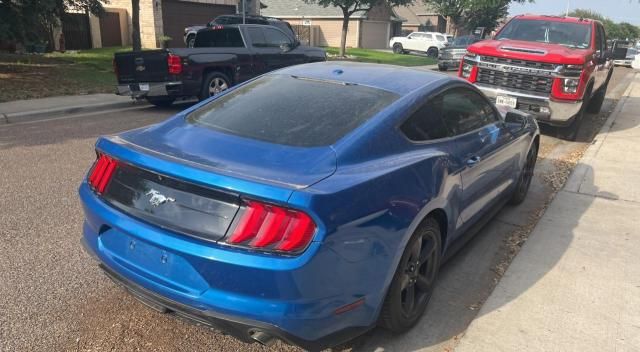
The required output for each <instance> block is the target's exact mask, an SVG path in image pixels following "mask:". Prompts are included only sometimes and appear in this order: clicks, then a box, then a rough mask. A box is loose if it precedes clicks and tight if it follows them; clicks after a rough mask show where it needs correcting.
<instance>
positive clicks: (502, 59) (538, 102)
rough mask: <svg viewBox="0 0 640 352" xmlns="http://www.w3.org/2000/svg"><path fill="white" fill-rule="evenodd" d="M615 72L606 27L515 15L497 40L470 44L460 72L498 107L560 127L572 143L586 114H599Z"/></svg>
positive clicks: (586, 21) (585, 21)
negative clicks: (505, 107)
mask: <svg viewBox="0 0 640 352" xmlns="http://www.w3.org/2000/svg"><path fill="white" fill-rule="evenodd" d="M612 73H613V63H612V55H611V53H610V52H609V50H607V38H606V33H605V30H604V26H603V25H602V23H600V22H598V21H594V20H589V19H582V18H574V17H559V16H538V15H521V16H515V17H514V18H512V19H511V20H510V21H509V22H508V23H507V24H505V26H504V27H503V28H502V29H501V30H500V31H499V32H498V33H497V34H496V35H495V37H494V38H493V39H492V40H485V41H481V42H478V43H476V44H473V45H471V46H470V47H469V48H468V49H467V54H466V55H465V56H464V58H463V60H462V62H461V64H460V68H459V71H458V75H459V76H460V77H462V78H465V79H467V80H469V81H470V82H472V83H474V84H475V85H476V86H477V87H478V88H480V89H481V90H482V91H483V92H484V93H485V94H486V95H487V96H488V97H490V98H492V99H495V101H496V104H497V105H506V106H509V107H511V108H516V109H518V110H521V111H524V112H527V113H529V114H532V115H534V116H536V118H537V119H538V121H539V122H541V123H546V124H550V125H553V126H558V127H561V129H560V132H561V134H562V136H563V137H564V138H566V139H570V140H574V139H575V138H576V134H577V131H578V129H579V128H580V123H581V121H582V118H583V115H584V113H585V111H588V112H593V113H597V112H599V111H600V108H601V107H602V103H603V101H604V98H605V94H606V91H607V86H608V84H609V79H610V78H611V74H612Z"/></svg>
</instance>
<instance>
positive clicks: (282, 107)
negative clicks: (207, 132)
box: [187, 74, 398, 147]
mask: <svg viewBox="0 0 640 352" xmlns="http://www.w3.org/2000/svg"><path fill="white" fill-rule="evenodd" d="M397 99H398V95H397V94H394V93H391V92H388V91H385V90H381V89H376V88H371V87H365V86H359V85H351V84H342V83H340V82H332V81H319V80H311V79H306V78H297V77H292V76H288V75H277V74H272V75H266V76H262V77H260V78H258V79H256V80H255V81H253V82H250V83H248V84H246V85H244V86H242V87H240V88H238V89H235V90H234V91H232V92H229V93H228V94H226V95H224V96H222V97H220V98H218V99H215V100H214V101H212V102H210V103H209V104H207V105H204V106H203V107H201V108H200V109H198V110H195V111H194V112H192V113H191V114H189V115H188V116H187V121H188V122H190V123H194V124H199V125H202V126H206V127H209V128H212V129H214V130H217V131H220V132H224V133H229V134H234V135H237V136H241V137H246V138H252V139H257V140H262V141H266V142H270V143H276V144H284V145H292V146H299V147H314V146H326V145H330V144H333V143H335V142H336V141H337V140H338V139H340V138H341V137H342V136H344V135H346V134H347V133H349V132H350V131H352V130H354V129H355V128H357V127H358V126H360V125H361V124H362V123H364V122H365V121H366V120H368V119H369V118H371V117H372V116H373V115H375V114H376V113H378V112H379V111H380V110H382V109H384V108H385V107H386V106H388V105H389V104H391V103H392V102H394V101H395V100H397Z"/></svg>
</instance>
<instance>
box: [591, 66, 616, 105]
mask: <svg viewBox="0 0 640 352" xmlns="http://www.w3.org/2000/svg"><path fill="white" fill-rule="evenodd" d="M612 73H613V71H611V72H609V75H608V76H607V80H606V81H605V82H604V84H603V85H602V87H600V89H598V92H597V93H596V95H594V96H593V97H592V98H591V101H590V102H589V105H588V106H587V112H589V113H591V114H597V113H599V112H600V109H602V104H603V103H604V98H605V97H606V95H607V88H608V87H609V80H611V74H612Z"/></svg>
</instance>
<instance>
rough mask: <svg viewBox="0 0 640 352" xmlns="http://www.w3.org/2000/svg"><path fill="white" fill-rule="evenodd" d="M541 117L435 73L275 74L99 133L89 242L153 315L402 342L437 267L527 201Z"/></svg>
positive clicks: (296, 336) (324, 341) (354, 67)
mask: <svg viewBox="0 0 640 352" xmlns="http://www.w3.org/2000/svg"><path fill="white" fill-rule="evenodd" d="M538 145H539V132H538V127H537V125H536V122H535V121H534V119H532V118H530V117H528V116H526V115H523V114H521V113H518V112H508V113H504V112H501V111H499V110H498V109H496V107H494V106H493V105H492V104H491V103H490V102H489V101H488V100H487V99H486V98H485V97H484V96H483V95H482V94H481V93H479V91H478V90H477V89H476V88H475V87H473V86H472V85H470V84H468V83H466V82H464V81H461V80H458V79H457V78H451V77H448V76H445V75H442V74H439V73H435V72H427V71H420V70H414V69H407V68H400V67H392V66H383V65H365V64H352V63H318V64H309V65H300V66H295V67H290V68H286V69H283V70H280V71H277V72H273V73H270V74H267V75H264V76H261V77H258V78H256V79H254V80H252V81H249V82H247V83H245V84H242V85H239V86H237V87H235V88H233V89H231V90H228V91H226V92H225V93H223V94H220V95H218V96H216V97H214V98H212V99H210V100H208V101H204V102H202V103H200V104H198V105H195V106H193V107H192V108H190V109H187V110H185V111H184V112H181V113H179V114H177V115H176V116H174V117H172V118H170V119H168V120H166V121H165V122H163V123H160V124H156V125H152V126H149V127H145V128H141V129H137V130H133V131H128V132H124V133H121V134H119V135H115V136H105V137H101V138H100V139H99V140H98V141H97V143H96V150H97V161H96V162H95V164H94V166H93V167H92V169H91V170H90V171H89V173H88V175H87V178H86V179H85V180H84V182H83V183H82V185H81V186H80V190H79V192H80V197H81V200H82V204H83V206H84V211H85V214H86V220H85V223H84V236H83V244H84V245H85V247H86V249H87V250H88V251H89V252H90V253H91V254H93V255H94V257H95V258H96V259H97V260H98V261H99V263H100V267H101V268H102V269H103V270H104V271H105V273H106V274H107V275H108V276H109V277H111V278H112V279H113V280H115V281H116V282H118V283H120V284H122V285H123V286H124V287H125V288H126V289H127V290H128V291H130V292H131V293H132V294H133V295H135V296H136V297H137V298H139V299H140V300H142V301H143V302H144V303H146V304H147V305H149V306H151V307H152V308H155V309H158V310H160V311H162V312H166V313H173V314H176V315H179V316H181V317H184V318H187V319H190V320H193V321H196V322H198V323H200V324H205V325H210V326H213V327H215V328H217V329H220V330H223V331H226V332H228V333H230V334H232V335H234V336H236V337H237V338H239V339H242V340H243V341H247V342H255V341H257V342H260V343H263V344H269V343H270V342H272V341H274V340H275V339H281V340H283V341H285V342H288V343H291V344H296V345H299V346H301V347H303V348H306V349H312V350H317V349H322V348H326V347H329V346H332V345H335V344H338V343H341V342H344V341H346V340H348V339H350V338H352V337H354V336H356V335H358V334H361V333H363V332H365V331H366V330H367V329H370V328H372V327H373V326H375V325H376V324H379V325H382V326H384V327H386V328H387V329H389V330H391V331H394V332H402V331H406V330H407V329H409V328H411V327H412V326H413V325H414V324H415V323H416V322H417V320H418V319H419V318H420V316H421V315H422V313H423V312H424V310H425V307H426V305H427V303H428V301H429V298H430V296H431V293H432V291H433V288H434V282H435V279H436V277H437V273H438V269H439V267H440V265H441V263H442V262H443V260H445V259H446V257H447V256H448V255H450V254H451V253H453V251H454V250H455V248H456V247H458V246H459V244H462V243H463V242H464V241H465V239H467V238H468V237H469V236H470V235H472V234H473V232H474V230H475V229H477V228H478V227H479V226H481V225H482V224H483V223H485V222H486V221H487V220H488V219H490V218H491V216H492V215H493V214H494V213H495V212H496V210H498V209H499V208H500V207H502V206H503V205H504V204H505V203H506V202H509V201H510V202H512V203H514V204H517V203H520V202H522V201H523V200H524V198H525V196H526V193H527V191H528V188H529V184H530V181H531V178H532V174H533V168H534V165H535V161H536V156H537V150H538Z"/></svg>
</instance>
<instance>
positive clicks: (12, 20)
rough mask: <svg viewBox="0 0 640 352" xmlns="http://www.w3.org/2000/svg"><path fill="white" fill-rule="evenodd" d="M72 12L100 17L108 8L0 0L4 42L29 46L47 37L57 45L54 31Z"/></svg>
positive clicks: (73, 0)
mask: <svg viewBox="0 0 640 352" xmlns="http://www.w3.org/2000/svg"><path fill="white" fill-rule="evenodd" d="M71 11H76V12H78V11H79V12H85V13H91V14H94V15H97V16H100V15H101V14H102V13H103V11H104V8H103V7H102V3H101V2H100V1H99V0H0V39H4V40H15V41H18V42H22V43H25V42H28V41H38V40H39V41H43V38H42V37H43V36H45V35H46V36H48V39H49V41H50V44H53V28H54V27H55V26H59V25H60V22H61V21H62V19H63V18H64V15H65V14H66V13H67V12H71Z"/></svg>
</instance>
